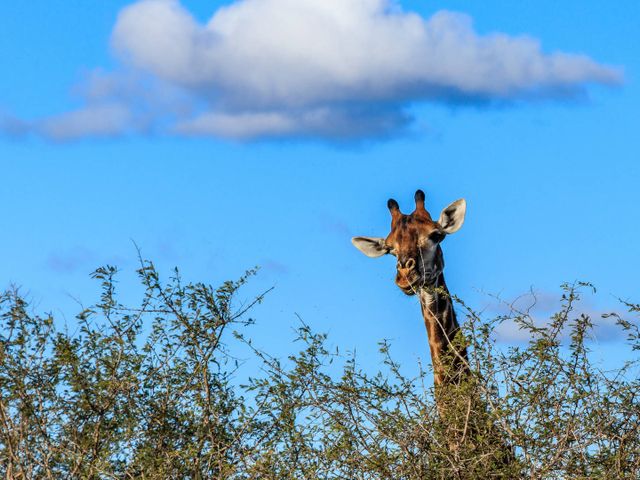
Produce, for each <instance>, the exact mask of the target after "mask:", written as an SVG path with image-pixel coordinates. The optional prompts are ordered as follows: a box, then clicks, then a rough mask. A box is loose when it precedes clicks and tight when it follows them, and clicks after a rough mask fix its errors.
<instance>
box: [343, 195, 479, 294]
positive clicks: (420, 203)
mask: <svg viewBox="0 0 640 480" xmlns="http://www.w3.org/2000/svg"><path fill="white" fill-rule="evenodd" d="M424 199H425V196H424V192H423V191H422V190H418V191H417V192H416V195H415V200H416V208H415V210H414V211H413V213H411V214H409V215H405V214H403V213H402V212H400V208H399V206H398V202H396V201H395V200H393V199H390V200H389V201H388V202H387V206H388V207H389V211H390V212H391V233H389V235H387V237H386V238H378V237H354V238H352V239H351V242H352V243H353V244H354V246H355V247H356V248H357V249H358V250H360V251H361V252H362V253H364V254H365V255H367V256H368V257H381V256H382V255H385V254H388V253H389V254H391V255H393V256H395V257H396V258H397V259H398V263H397V265H396V268H397V274H396V285H398V287H400V289H401V290H402V291H403V292H404V293H406V294H407V295H413V294H415V293H416V292H417V290H418V288H420V287H425V286H435V283H436V281H437V279H438V276H439V275H440V273H441V272H442V270H443V268H444V259H443V257H442V249H441V248H440V242H442V240H444V238H445V237H446V236H447V235H449V234H450V233H454V232H457V231H458V230H459V229H460V227H461V226H462V223H463V222H464V215H465V211H466V208H467V204H466V202H465V201H464V199H460V200H456V201H455V202H453V203H452V204H451V205H449V206H448V207H447V208H445V209H444V210H443V211H442V213H441V214H440V218H439V219H438V221H437V222H435V221H433V219H432V218H431V215H430V214H429V212H427V210H426V209H425V207H424Z"/></svg>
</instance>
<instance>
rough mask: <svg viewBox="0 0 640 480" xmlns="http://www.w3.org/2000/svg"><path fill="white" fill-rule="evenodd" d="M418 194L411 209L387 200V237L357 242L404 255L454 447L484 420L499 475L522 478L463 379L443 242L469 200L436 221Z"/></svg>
mask: <svg viewBox="0 0 640 480" xmlns="http://www.w3.org/2000/svg"><path fill="white" fill-rule="evenodd" d="M414 198H415V202H416V207H415V210H414V211H413V213H411V214H410V215H404V214H403V213H402V212H400V207H399V205H398V202H396V201H395V200H393V199H390V200H389V201H388V202H387V207H388V208H389V211H390V212H391V232H390V233H389V235H387V237H386V238H381V237H354V238H352V239H351V242H352V243H353V245H354V246H355V247H356V248H357V249H358V250H360V251H361V252H362V253H364V254H365V255H367V256H368V257H381V256H383V255H386V254H391V255H393V256H395V257H396V258H397V260H398V261H397V264H396V270H397V271H396V277H395V283H396V285H397V286H398V287H399V288H400V290H402V292H404V293H405V294H407V295H417V296H418V298H419V300H420V307H421V310H422V316H423V317H424V323H425V327H426V329H427V337H428V341H429V349H430V352H431V362H432V365H433V377H434V378H433V380H434V382H433V383H434V386H435V392H436V407H437V410H438V412H439V414H440V415H441V416H442V415H444V414H445V412H447V413H448V414H449V415H448V417H447V418H448V423H449V424H448V432H449V437H448V447H449V450H450V451H451V452H453V453H454V454H455V455H456V456H457V453H458V452H459V448H460V446H461V444H462V443H464V439H465V437H467V438H468V439H469V440H470V441H471V444H473V443H474V442H473V440H472V439H471V437H474V436H475V434H476V433H478V431H477V427H478V426H480V427H481V428H483V431H484V432H485V438H488V436H487V435H486V434H487V433H488V434H490V437H491V438H492V441H493V442H494V443H493V444H492V446H491V447H490V448H489V450H488V451H490V452H491V455H489V456H485V457H483V458H485V460H486V461H488V462H494V463H493V465H496V466H497V468H498V470H496V475H497V476H496V478H516V477H517V475H516V476H513V475H514V474H515V473H514V472H518V470H517V469H518V465H517V462H516V460H515V456H514V453H513V450H512V448H511V447H510V446H509V444H508V443H507V442H506V441H505V440H504V438H503V436H502V433H501V432H500V431H499V430H498V429H497V428H496V427H495V425H494V424H493V421H490V422H487V421H486V418H487V417H486V406H485V405H484V404H483V401H482V400H481V399H480V397H479V396H478V394H477V392H476V391H474V390H473V382H464V383H463V382H462V380H463V379H471V378H472V375H471V371H470V368H469V362H468V358H467V349H466V346H465V345H464V341H461V340H463V339H462V338H460V337H459V338H457V339H456V334H457V333H458V332H459V331H460V325H459V324H458V321H457V319H456V313H455V311H454V308H453V303H452V300H451V295H450V294H449V290H448V289H447V284H446V283H445V280H444V273H443V270H444V257H443V254H442V247H441V246H440V244H441V242H442V241H443V240H444V238H445V237H446V236H447V235H450V234H452V233H455V232H457V231H458V230H459V229H460V227H462V224H463V223H464V217H465V213H466V209H467V203H466V201H465V200H464V199H460V200H456V201H455V202H453V203H451V204H450V205H449V206H448V207H446V208H445V209H444V210H442V213H441V214H440V217H439V219H438V221H434V220H433V219H432V218H431V215H430V214H429V212H428V211H427V210H426V209H425V206H424V202H425V194H424V192H423V191H422V190H418V191H417V192H416V193H415V197H414ZM447 385H458V386H462V388H463V390H462V391H463V392H466V395H465V394H463V395H465V397H466V398H465V399H464V402H463V403H464V404H466V405H467V407H466V408H465V407H464V405H461V404H459V403H456V401H455V398H456V397H455V396H453V397H448V396H447V395H446V394H445V395H444V396H443V395H440V394H441V393H445V392H444V391H443V389H444V387H446V386H447ZM465 387H466V388H465ZM445 390H446V389H445ZM439 393H440V394H439ZM452 399H453V402H452V401H451V400H452ZM461 407H462V410H460V408H461ZM451 408H453V411H452V410H451ZM465 410H466V412H465ZM471 411H474V412H475V413H474V417H476V421H475V422H472V423H473V425H471V426H469V430H470V432H469V435H468V436H467V422H468V420H469V418H468V416H469V412H471ZM485 441H486V440H485ZM474 456H475V453H474ZM505 467H506V468H512V469H511V470H506V472H507V473H506V474H504V472H503V474H499V473H497V472H498V471H500V469H503V468H505Z"/></svg>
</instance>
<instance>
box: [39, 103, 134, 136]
mask: <svg viewBox="0 0 640 480" xmlns="http://www.w3.org/2000/svg"><path fill="white" fill-rule="evenodd" d="M132 120H133V115H132V113H131V111H130V110H129V108H128V107H127V106H126V105H120V104H115V103H114V104H104V105H88V106H86V107H83V108H80V109H78V110H74V111H71V112H66V113H63V114H61V115H57V116H55V117H51V118H48V119H47V120H45V121H44V122H42V124H41V125H40V126H39V127H38V128H39V130H40V131H41V133H42V134H43V135H44V136H45V137H47V138H50V139H52V140H56V141H69V140H75V139H78V138H83V137H113V136H118V135H122V134H124V133H127V131H128V130H129V128H130V125H131V123H132Z"/></svg>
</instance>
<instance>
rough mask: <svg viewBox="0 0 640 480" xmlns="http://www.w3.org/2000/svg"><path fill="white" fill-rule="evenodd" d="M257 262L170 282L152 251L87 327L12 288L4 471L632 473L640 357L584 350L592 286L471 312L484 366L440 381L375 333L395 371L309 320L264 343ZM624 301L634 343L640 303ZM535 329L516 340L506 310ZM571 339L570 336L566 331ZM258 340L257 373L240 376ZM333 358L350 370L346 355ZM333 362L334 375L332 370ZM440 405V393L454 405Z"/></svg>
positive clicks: (0, 378) (1, 415)
mask: <svg viewBox="0 0 640 480" xmlns="http://www.w3.org/2000/svg"><path fill="white" fill-rule="evenodd" d="M253 273H254V272H248V273H247V275H245V276H243V277H242V278H241V279H240V280H238V281H236V282H226V283H224V284H223V285H222V286H220V287H219V288H213V287H211V286H209V285H205V284H202V283H196V284H191V283H189V284H183V282H182V280H181V278H180V276H179V275H178V272H177V271H175V272H174V274H173V276H172V277H171V278H170V279H169V280H168V281H166V282H163V281H161V280H160V277H159V274H158V272H157V271H156V269H155V268H154V266H153V265H152V264H151V263H150V262H142V265H141V268H140V269H139V271H138V275H139V278H140V281H141V283H142V285H143V286H144V293H143V294H142V298H141V301H140V303H139V305H137V306H134V307H130V306H125V305H122V304H121V303H119V301H118V295H117V294H116V282H115V276H116V274H117V271H116V269H115V268H113V267H104V268H100V269H98V270H96V271H95V272H94V274H93V277H94V278H95V279H96V280H98V281H100V282H101V283H102V294H101V297H100V299H99V301H98V302H97V303H96V304H95V305H94V306H92V307H90V308H88V309H85V310H83V311H82V312H80V313H79V314H78V315H77V322H78V326H79V329H78V330H77V333H68V332H67V331H66V330H64V329H60V328H56V327H57V326H58V322H55V321H54V319H53V318H52V317H51V316H50V315H38V314H35V313H33V312H32V311H31V308H30V306H29V304H28V302H27V301H26V300H25V299H24V298H23V297H22V296H21V295H20V293H19V291H18V290H16V289H13V290H9V291H6V292H5V293H4V294H2V295H1V296H0V323H1V335H2V337H1V338H0V474H1V475H3V476H4V477H5V478H21V479H32V478H55V479H58V478H90V479H102V478H119V479H120V478H143V479H155V478H157V479H167V478H175V479H181V478H196V479H197V478H200V479H204V478H224V479H258V478H259V479H278V480H280V479H303V478H304V479H339V478H340V479H431V478H433V479H451V478H453V479H467V478H469V479H471V478H519V477H522V478H538V479H547V478H549V479H551V478H562V479H564V478H616V479H621V478H638V474H639V473H640V432H639V430H640V403H639V401H638V399H639V394H640V381H639V380H638V379H637V378H636V376H635V375H634V372H635V370H634V369H636V368H637V367H638V359H637V358H630V359H629V361H628V362H627V363H626V364H625V365H624V366H622V367H621V368H620V369H618V370H616V371H609V372H607V371H602V370H601V369H600V368H599V366H598V365H597V364H594V363H593V362H592V361H591V358H590V352H589V341H588V338H589V335H590V332H591V331H592V329H593V324H592V319H591V318H590V317H589V316H586V315H580V314H577V313H576V310H575V302H576V301H577V299H578V298H579V295H580V294H581V292H583V291H584V290H585V289H588V288H590V286H589V285H588V284H575V285H564V286H563V291H564V295H563V302H562V306H561V308H560V309H559V311H558V312H557V313H556V314H555V315H553V317H552V318H551V319H550V321H549V322H548V323H547V324H545V325H544V326H542V327H541V326H539V325H538V324H537V323H536V322H534V321H533V318H532V316H531V315H530V314H529V313H528V312H517V311H511V312H510V313H509V314H508V315H503V316H499V317H496V318H493V319H486V318H483V317H482V316H481V315H479V314H477V313H476V312H474V311H473V310H472V309H471V308H469V307H467V306H466V305H465V304H464V303H462V302H461V301H459V300H457V299H456V301H457V302H458V310H459V312H460V313H464V314H466V321H465V322H464V336H463V337H460V338H459V339H458V341H466V342H468V343H469V345H470V347H471V348H470V360H469V361H470V366H471V368H472V375H471V376H470V377H469V379H468V380H467V381H465V382H462V383H461V384H460V385H458V386H452V387H450V388H447V389H446V390H443V391H440V392H435V393H436V394H437V396H438V408H437V407H436V402H435V401H434V391H433V389H432V388H431V387H429V384H430V372H428V371H423V370H420V373H419V374H418V376H417V377H416V378H407V377H406V376H404V375H403V374H402V373H401V371H400V365H399V364H398V363H397V362H396V361H395V360H394V359H393V358H392V356H391V354H390V348H389V345H388V344H387V343H386V342H382V343H381V344H380V351H381V355H382V358H383V361H384V363H383V365H384V368H383V369H382V371H380V372H377V373H369V372H367V371H365V370H364V369H363V368H362V366H360V365H359V364H358V363H357V362H356V359H355V357H354V356H349V355H347V356H344V355H341V354H339V353H338V352H337V351H330V350H329V348H328V347H327V343H326V335H324V334H319V333H315V332H313V331H312V329H311V328H310V327H309V326H308V325H306V324H304V323H301V325H300V326H299V327H298V329H297V338H296V340H298V341H299V342H300V343H301V345H302V348H301V349H300V351H298V352H297V353H294V354H291V355H290V356H289V357H288V358H287V359H286V360H279V359H277V358H274V357H272V356H270V355H269V354H268V353H266V352H263V351H261V350H259V349H257V348H255V347H254V346H253V343H252V342H251V338H250V335H249V331H250V329H249V326H250V324H251V323H252V321H251V320H250V319H249V318H248V317H247V313H248V311H249V310H250V308H251V306H253V305H254V304H255V303H257V302H261V301H262V300H263V295H261V296H259V297H257V298H256V299H255V300H254V302H253V303H251V304H249V305H248V306H246V307H244V308H242V307H240V308H238V307H236V305H235V301H234V296H235V294H236V293H237V291H238V289H240V288H241V287H242V286H243V285H244V284H245V283H246V282H247V280H248V278H249V277H250V276H251V275H252V274H253ZM625 306H626V308H627V309H628V311H629V312H630V317H629V318H623V317H622V316H620V315H615V314H612V318H613V320H615V322H616V324H617V325H618V327H619V329H620V330H621V331H622V332H625V333H626V335H627V337H628V339H627V340H628V343H629V345H630V346H631V349H632V351H633V352H634V354H635V352H637V351H638V350H639V349H640V335H639V334H638V328H637V324H636V323H635V322H634V321H632V320H631V319H632V318H633V316H635V315H636V314H637V312H639V311H640V306H639V305H635V304H631V303H625ZM504 322H515V323H516V324H517V325H519V326H520V327H521V328H522V329H524V330H525V331H526V332H528V333H529V334H530V336H531V340H530V341H529V342H528V343H526V344H524V345H521V346H518V347H511V348H505V347H503V346H501V345H499V344H498V343H497V342H496V340H495V335H494V333H495V329H496V328H497V326H499V325H500V324H501V323H504ZM565 339H567V340H565ZM238 345H242V346H244V348H249V349H250V351H251V352H253V355H255V358H256V359H258V360H259V361H260V362H261V364H262V372H263V373H262V374H261V375H259V376H257V377H252V378H244V379H243V377H242V375H241V373H240V370H239V368H240V366H239V365H238V363H237V361H236V359H235V358H234V355H233V352H234V351H235V349H237V348H238ZM336 369H338V370H336ZM336 371H339V372H340V373H339V374H336V373H335V372H336ZM443 405H444V406H445V407H446V408H444V409H443V408H442V406H443Z"/></svg>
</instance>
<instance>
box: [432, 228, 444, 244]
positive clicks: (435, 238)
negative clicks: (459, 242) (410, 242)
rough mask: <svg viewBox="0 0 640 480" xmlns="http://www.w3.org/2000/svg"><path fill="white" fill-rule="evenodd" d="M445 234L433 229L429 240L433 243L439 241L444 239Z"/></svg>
mask: <svg viewBox="0 0 640 480" xmlns="http://www.w3.org/2000/svg"><path fill="white" fill-rule="evenodd" d="M444 237H445V234H444V233H442V232H439V231H437V230H436V231H435V232H433V233H431V235H429V240H431V241H432V242H433V243H440V242H441V241H442V240H444Z"/></svg>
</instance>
